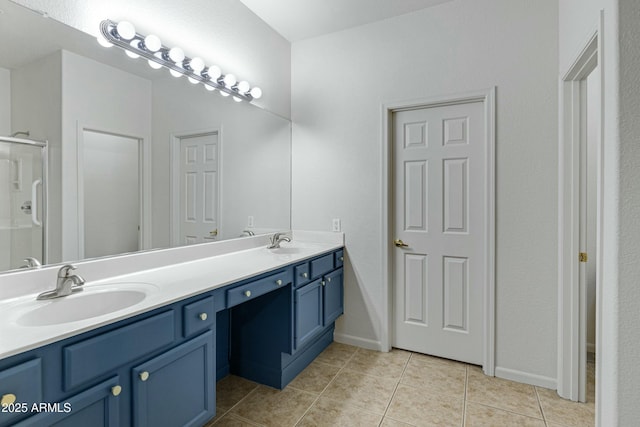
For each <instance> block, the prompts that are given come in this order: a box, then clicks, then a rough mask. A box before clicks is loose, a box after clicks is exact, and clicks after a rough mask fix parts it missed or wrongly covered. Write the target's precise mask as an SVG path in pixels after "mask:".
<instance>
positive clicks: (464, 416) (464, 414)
mask: <svg viewBox="0 0 640 427" xmlns="http://www.w3.org/2000/svg"><path fill="white" fill-rule="evenodd" d="M468 388H469V365H468V364H465V365H464V395H463V399H462V426H461V427H464V424H465V422H466V421H467V389H468Z"/></svg>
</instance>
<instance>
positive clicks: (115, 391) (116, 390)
mask: <svg viewBox="0 0 640 427" xmlns="http://www.w3.org/2000/svg"><path fill="white" fill-rule="evenodd" d="M120 393H122V387H120V386H119V385H114V386H113V387H111V394H113V395H114V396H118V395H119V394H120Z"/></svg>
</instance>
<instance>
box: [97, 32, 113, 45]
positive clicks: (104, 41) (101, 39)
mask: <svg viewBox="0 0 640 427" xmlns="http://www.w3.org/2000/svg"><path fill="white" fill-rule="evenodd" d="M96 40H97V41H98V44H99V45H100V46H102V47H111V46H113V43H111V42H110V41H109V40H107V39H105V38H104V36H103V35H102V34H100V35H99V36H98V37H96Z"/></svg>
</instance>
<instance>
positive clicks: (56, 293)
mask: <svg viewBox="0 0 640 427" xmlns="http://www.w3.org/2000/svg"><path fill="white" fill-rule="evenodd" d="M75 269H76V267H75V266H74V265H71V264H66V265H63V266H62V268H60V270H58V280H57V281H56V288H55V289H54V290H52V291H46V292H43V293H41V294H40V295H38V298H37V299H39V300H43V299H53V298H60V297H66V296H67V295H71V294H72V293H74V292H80V291H82V285H84V279H83V278H82V276H78V275H77V274H73V273H71V271H72V270H75Z"/></svg>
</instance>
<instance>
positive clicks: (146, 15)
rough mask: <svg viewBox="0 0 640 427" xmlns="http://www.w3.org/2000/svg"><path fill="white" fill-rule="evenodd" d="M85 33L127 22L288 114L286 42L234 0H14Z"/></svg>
mask: <svg viewBox="0 0 640 427" xmlns="http://www.w3.org/2000/svg"><path fill="white" fill-rule="evenodd" d="M16 3H19V4H22V5H25V6H27V7H30V8H33V9H36V10H42V11H46V12H47V13H48V15H49V16H50V17H52V18H54V19H56V20H59V21H61V22H63V23H65V24H67V25H70V26H72V27H75V28H78V29H80V30H82V31H84V32H86V33H89V34H92V35H98V33H99V29H98V25H99V23H100V21H102V20H104V19H112V20H115V21H120V20H127V21H130V22H132V23H133V24H134V25H135V26H136V28H137V29H138V31H139V32H140V33H143V34H156V35H158V36H159V37H160V39H161V40H162V41H163V43H164V44H165V45H167V46H171V45H177V46H180V47H182V48H183V49H184V50H185V52H186V53H187V55H189V56H201V57H202V58H203V59H205V60H206V61H207V62H208V63H212V64H218V65H219V66H220V67H221V68H222V70H223V71H224V72H227V73H233V74H235V75H236V76H238V77H239V78H242V79H245V80H248V81H249V82H251V83H253V84H255V85H257V86H260V87H261V88H262V89H263V92H264V96H263V98H262V99H260V100H259V101H257V103H258V104H259V105H262V106H264V107H266V108H267V109H269V110H271V111H274V112H276V113H278V114H280V115H283V116H285V117H290V114H291V69H290V55H291V50H290V44H289V42H288V41H287V40H285V39H284V38H283V37H282V36H280V35H279V34H278V33H276V32H275V31H274V30H273V29H272V28H271V27H269V26H268V25H267V24H265V23H264V22H263V21H262V20H261V19H259V18H258V17H257V16H256V15H254V14H253V13H252V12H251V11H250V10H249V9H247V8H246V7H245V6H244V5H243V4H242V3H241V2H240V1H238V0H190V1H188V2H182V1H175V0H162V1H161V0H137V1H135V2H134V1H130V0H109V1H92V0H60V1H55V2H52V1H49V0H16Z"/></svg>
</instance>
